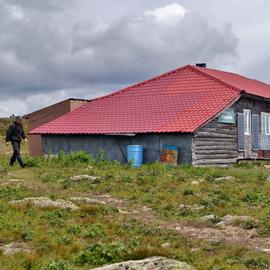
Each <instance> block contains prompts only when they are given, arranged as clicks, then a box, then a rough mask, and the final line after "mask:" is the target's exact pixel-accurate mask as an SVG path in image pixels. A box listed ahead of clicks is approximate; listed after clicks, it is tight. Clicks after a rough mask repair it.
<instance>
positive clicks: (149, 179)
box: [0, 153, 270, 270]
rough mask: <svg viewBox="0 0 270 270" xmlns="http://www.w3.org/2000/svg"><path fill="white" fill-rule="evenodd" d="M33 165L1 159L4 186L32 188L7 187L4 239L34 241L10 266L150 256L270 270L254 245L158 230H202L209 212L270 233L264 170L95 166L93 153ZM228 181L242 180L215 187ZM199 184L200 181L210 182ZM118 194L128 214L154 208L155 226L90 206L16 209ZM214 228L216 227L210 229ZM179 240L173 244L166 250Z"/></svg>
mask: <svg viewBox="0 0 270 270" xmlns="http://www.w3.org/2000/svg"><path fill="white" fill-rule="evenodd" d="M26 162H27V164H28V166H29V167H28V168H25V169H20V168H19V167H18V166H15V167H13V168H10V167H9V166H8V157H7V156H4V155H3V156H2V157H0V182H1V183H5V182H6V181H7V180H8V179H12V178H19V179H23V180H25V186H24V187H16V186H15V185H9V186H3V185H1V183H0V241H1V242H3V243H5V244H8V243H10V242H20V241H21V242H25V243H27V244H28V245H29V246H30V247H31V248H32V250H33V251H32V252H31V253H30V254H20V255H14V256H10V257H8V256H5V255H3V254H2V255H1V254H0V269H5V270H6V269H7V270H9V269H10V270H11V269H12V270H19V269H20V270H21V269H33V270H77V269H82V270H84V269H90V268H94V267H97V266H100V265H103V264H106V263H111V262H118V261H122V260H128V259H141V258H145V257H149V256H153V255H160V256H166V257H168V258H174V259H178V260H182V261H186V262H187V263H189V264H191V265H193V266H194V267H195V268H196V269H202V270H218V269H220V270H221V269H240V270H241V269H268V268H267V267H269V266H270V259H269V258H268V255H266V254H263V253H258V252H255V251H253V250H249V249H247V248H246V247H241V246H234V245H229V244H225V243H212V244H211V243H209V242H207V241H202V240H196V239H190V238H186V237H183V236H181V235H179V234H177V233H176V232H174V231H172V230H168V229H162V228H159V227H158V226H155V225H157V224H158V223H159V221H160V222H167V223H174V222H182V221H188V222H190V223H193V224H198V223H200V222H199V221H198V220H199V219H198V218H199V217H200V216H203V215H207V214H214V215H216V216H217V217H222V216H224V215H248V216H252V217H254V218H256V219H257V220H258V221H259V222H258V224H251V223H250V224H249V223H248V224H246V229H252V228H254V227H257V229H258V230H259V233H260V234H261V235H262V237H265V236H270V203H269V202H270V181H267V177H268V176H269V175H270V171H268V170H267V169H265V168H264V167H263V166H262V164H259V163H257V164H252V165H250V164H242V165H238V166H235V167H232V168H228V169H219V168H195V167H192V166H179V167H167V166H164V165H162V164H159V163H156V164H151V165H144V166H142V167H141V168H137V169H135V168H132V167H131V166H130V165H120V164H119V163H117V162H108V161H103V160H99V161H95V160H93V159H91V158H90V157H89V156H87V155H86V154H84V153H76V154H72V155H70V156H68V157H66V156H64V155H63V154H61V155H60V156H59V157H58V158H54V159H53V158H50V159H41V158H39V159H32V158H30V157H27V158H26ZM79 174H90V175H94V176H99V177H101V181H100V182H98V183H95V184H91V183H89V181H87V180H86V181H80V182H72V181H70V177H71V176H74V175H79ZM222 176H234V177H235V179H234V180H227V181H220V182H217V181H215V178H217V177H222ZM202 179H203V180H204V181H203V182H201V183H200V184H199V185H193V184H192V181H194V180H196V181H198V182H199V181H200V180H202ZM91 194H92V195H93V194H94V195H98V194H110V195H111V196H112V197H114V198H118V199H123V200H124V201H125V204H126V205H125V207H126V208H127V209H130V210H136V209H137V210H138V209H142V208H143V207H145V206H147V207H149V208H151V209H152V210H153V212H154V213H155V214H156V219H155V220H154V221H153V222H152V223H151V222H149V223H146V222H144V220H143V219H142V220H141V221H140V220H139V219H134V217H132V216H129V215H123V214H120V213H119V211H118V209H117V206H114V205H88V206H82V207H81V210H79V211H76V212H72V211H68V210H57V209H43V210H41V209H38V208H36V207H32V206H29V205H25V206H10V205H9V204H8V202H9V201H11V200H17V199H22V198H25V197H33V196H47V197H50V198H52V199H67V200H68V199H69V198H70V197H74V196H78V195H82V196H86V195H88V196H90V197H91ZM181 204H187V205H195V204H196V205H198V206H204V207H205V208H204V209H203V210H201V211H199V212H198V211H192V210H188V211H187V210H185V211H184V210H183V209H181V208H180V205H181ZM209 226H215V225H214V224H213V225H211V224H210V225H209ZM165 242H169V243H170V246H169V247H166V248H162V247H161V245H162V244H163V243H165Z"/></svg>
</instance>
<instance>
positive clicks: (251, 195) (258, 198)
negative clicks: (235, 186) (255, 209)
mask: <svg viewBox="0 0 270 270" xmlns="http://www.w3.org/2000/svg"><path fill="white" fill-rule="evenodd" d="M242 200H243V201H244V202H247V203H248V204H256V203H260V202H262V201H263V200H264V196H263V194H262V193H260V192H259V191H256V190H254V191H251V192H248V193H247V194H246V195H244V196H243V197H242Z"/></svg>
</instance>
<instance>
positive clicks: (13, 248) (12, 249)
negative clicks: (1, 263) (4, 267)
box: [0, 242, 31, 256]
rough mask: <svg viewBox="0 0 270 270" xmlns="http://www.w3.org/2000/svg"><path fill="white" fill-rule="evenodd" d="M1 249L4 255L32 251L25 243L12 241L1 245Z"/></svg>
mask: <svg viewBox="0 0 270 270" xmlns="http://www.w3.org/2000/svg"><path fill="white" fill-rule="evenodd" d="M0 251H2V252H3V254H4V255H7V256H10V255H14V254H16V253H30V252H31V249H30V247H29V246H27V244H25V243H22V242H12V243H9V244H7V245H0Z"/></svg>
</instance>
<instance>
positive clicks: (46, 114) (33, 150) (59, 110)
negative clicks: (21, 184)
mask: <svg viewBox="0 0 270 270" xmlns="http://www.w3.org/2000/svg"><path fill="white" fill-rule="evenodd" d="M86 102H87V100H84V99H75V98H70V99H66V100H64V101H61V102H59V103H56V104H53V105H51V106H48V107H46V108H43V109H41V110H38V111H35V112H32V113H30V114H28V115H26V116H25V118H27V119H28V125H29V126H28V128H29V132H31V131H32V130H33V129H35V128H38V127H40V126H41V125H44V124H46V123H48V122H50V121H52V120H54V119H56V118H58V117H60V116H62V115H64V114H66V113H68V112H71V111H73V110H75V109H77V108H79V107H80V106H82V105H83V104H85V103H86ZM29 146H30V155H32V156H42V155H43V147H42V139H41V136H40V135H33V134H29Z"/></svg>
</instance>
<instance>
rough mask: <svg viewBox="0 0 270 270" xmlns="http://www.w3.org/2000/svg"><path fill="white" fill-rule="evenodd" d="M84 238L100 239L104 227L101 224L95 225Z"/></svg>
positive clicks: (102, 235) (103, 234) (103, 232)
mask: <svg viewBox="0 0 270 270" xmlns="http://www.w3.org/2000/svg"><path fill="white" fill-rule="evenodd" d="M84 236H85V237H86V238H96V237H98V238H102V237H104V236H105V231H104V226H103V225H101V224H96V225H94V226H92V227H91V229H90V230H89V231H87V232H86V233H85V235H84Z"/></svg>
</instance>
